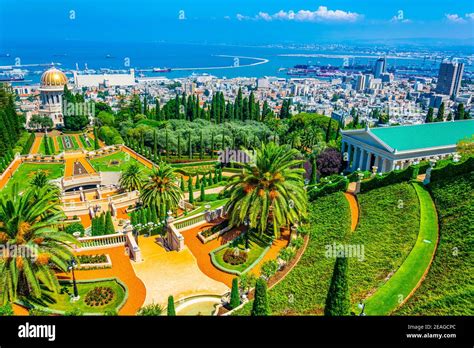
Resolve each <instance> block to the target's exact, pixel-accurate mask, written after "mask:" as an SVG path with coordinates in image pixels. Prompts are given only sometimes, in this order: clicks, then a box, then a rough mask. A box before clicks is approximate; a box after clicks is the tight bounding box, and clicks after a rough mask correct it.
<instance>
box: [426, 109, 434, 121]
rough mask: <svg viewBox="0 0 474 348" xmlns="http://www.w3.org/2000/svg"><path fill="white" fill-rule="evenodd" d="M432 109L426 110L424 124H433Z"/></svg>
mask: <svg viewBox="0 0 474 348" xmlns="http://www.w3.org/2000/svg"><path fill="white" fill-rule="evenodd" d="M433 113H434V112H433V108H431V107H430V108H429V109H428V113H427V114H426V119H425V123H431V122H433Z"/></svg>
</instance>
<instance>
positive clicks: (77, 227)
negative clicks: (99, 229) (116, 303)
mask: <svg viewBox="0 0 474 348" xmlns="http://www.w3.org/2000/svg"><path fill="white" fill-rule="evenodd" d="M84 231H85V230H84V226H82V224H81V223H79V222H74V223H72V224H70V225H68V226H66V228H65V232H66V233H68V234H73V233H74V232H81V236H83V235H84Z"/></svg>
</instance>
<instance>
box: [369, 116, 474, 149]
mask: <svg viewBox="0 0 474 348" xmlns="http://www.w3.org/2000/svg"><path fill="white" fill-rule="evenodd" d="M370 132H372V134H373V135H375V136H376V137H377V138H379V139H380V140H382V141H383V142H384V143H385V144H387V145H388V146H390V147H391V148H392V149H397V151H408V150H415V149H424V148H429V147H438V146H448V145H455V144H457V143H458V142H459V140H461V139H463V138H466V137H471V136H472V135H473V134H474V120H463V121H454V122H435V123H425V124H419V125H414V126H396V127H381V128H371V129H370Z"/></svg>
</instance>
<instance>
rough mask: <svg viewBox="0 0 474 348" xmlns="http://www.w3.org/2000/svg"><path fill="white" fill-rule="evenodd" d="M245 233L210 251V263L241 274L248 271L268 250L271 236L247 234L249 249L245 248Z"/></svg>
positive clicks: (223, 269) (232, 272)
mask: <svg viewBox="0 0 474 348" xmlns="http://www.w3.org/2000/svg"><path fill="white" fill-rule="evenodd" d="M245 239H246V237H245V233H243V234H241V235H239V237H237V238H235V239H234V240H233V241H231V242H229V243H227V244H224V245H222V246H220V247H218V248H217V249H214V250H213V251H211V252H210V255H211V262H212V264H213V265H214V266H215V267H216V268H218V269H220V270H221V271H223V272H226V273H230V274H235V275H238V276H240V275H242V274H245V273H247V272H248V271H250V270H251V269H252V268H253V267H255V265H256V264H258V263H259V262H260V260H261V259H262V258H263V257H264V256H265V254H266V253H267V252H268V250H270V247H271V244H272V238H270V237H267V236H262V237H259V236H257V235H255V234H251V235H249V250H246V248H245V244H246V242H245Z"/></svg>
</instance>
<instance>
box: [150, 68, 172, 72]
mask: <svg viewBox="0 0 474 348" xmlns="http://www.w3.org/2000/svg"><path fill="white" fill-rule="evenodd" d="M153 72H160V73H164V72H171V69H170V68H153Z"/></svg>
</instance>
